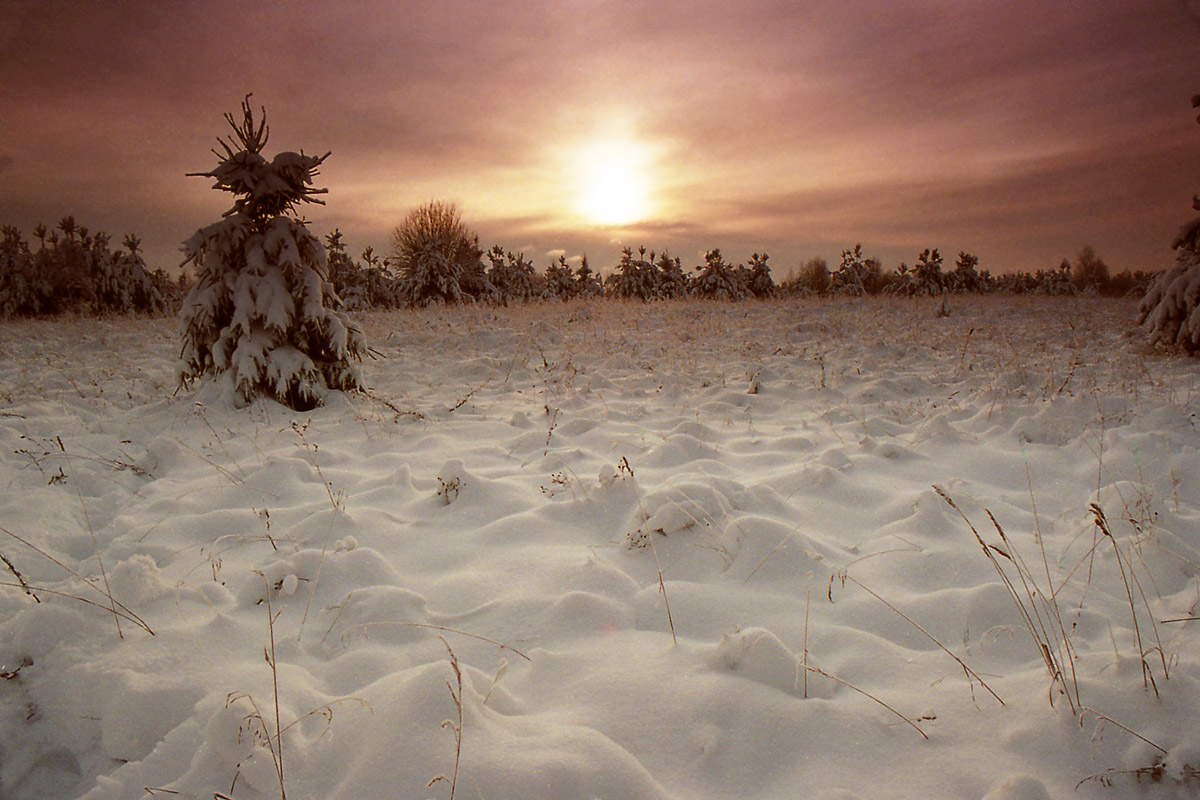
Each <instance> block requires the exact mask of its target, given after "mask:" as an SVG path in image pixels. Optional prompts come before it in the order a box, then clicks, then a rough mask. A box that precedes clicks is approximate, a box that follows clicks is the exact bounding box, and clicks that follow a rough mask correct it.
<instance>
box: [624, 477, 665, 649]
mask: <svg viewBox="0 0 1200 800" xmlns="http://www.w3.org/2000/svg"><path fill="white" fill-rule="evenodd" d="M617 471H618V472H627V473H629V479H630V480H631V481H633V490H634V492H635V494H636V495H637V501H638V510H639V511H640V512H641V515H642V524H643V525H644V524H645V523H646V521H647V520H649V519H650V515H649V514H647V513H646V506H645V504H644V503H642V490H641V488H640V487H639V486H638V484H637V479H636V478H635V477H634V475H633V467H632V466H630V464H629V459H628V458H626V457H625V456H621V460H620V461H619V462H617ZM646 541H647V542H649V543H650V552H651V553H653V554H654V566H655V568H656V569H657V570H658V590H659V591H660V592H661V593H662V598H663V605H664V606H666V609H667V625H668V626H669V627H670V629H671V643H672V644H676V645H677V644H679V640H678V639H677V638H676V637H675V620H674V618H673V617H672V616H671V601H670V599H669V598H668V597H667V584H666V581H664V580H663V570H662V562H661V561H659V560H658V548H657V547H655V546H654V537H653V535H651V534H650V533H649V532H647V535H646Z"/></svg>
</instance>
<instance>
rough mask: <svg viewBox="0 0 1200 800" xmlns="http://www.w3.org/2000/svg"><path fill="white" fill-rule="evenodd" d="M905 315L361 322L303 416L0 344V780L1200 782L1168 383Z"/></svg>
mask: <svg viewBox="0 0 1200 800" xmlns="http://www.w3.org/2000/svg"><path fill="white" fill-rule="evenodd" d="M938 306H939V304H938V302H937V301H934V300H925V301H896V300H892V301H884V300H861V301H836V302H818V301H810V302H800V303H795V302H779V303H768V304H760V303H740V304H735V305H726V304H719V303H684V304H657V305H649V306H643V305H625V304H617V303H596V304H591V305H588V304H584V305H579V304H566V305H550V306H533V307H521V308H511V309H500V310H494V309H482V308H476V309H457V310H430V311H423V312H404V313H397V314H375V315H370V316H367V317H365V318H364V320H363V324H364V326H365V327H366V329H367V335H368V340H369V342H370V343H371V345H372V346H373V347H374V348H375V349H376V350H377V351H378V353H379V355H380V357H379V358H377V359H376V360H373V361H370V362H368V363H366V364H365V365H364V371H365V374H366V378H367V382H368V384H369V385H370V386H371V390H372V395H373V399H368V398H364V397H343V396H336V397H335V398H334V399H332V401H331V402H329V403H328V404H327V405H326V406H325V407H323V408H320V409H318V410H316V411H315V412H312V413H309V414H297V413H294V412H290V411H288V410H287V409H285V408H283V407H281V406H278V405H276V404H274V403H260V404H256V405H253V406H251V407H250V408H247V409H242V410H234V409H231V408H229V407H222V406H220V404H218V403H216V402H215V400H216V398H217V393H216V392H215V391H214V390H213V389H212V388H210V387H209V388H201V389H199V390H197V391H194V392H191V393H186V392H180V393H179V394H174V393H173V392H174V389H175V386H174V380H173V369H174V359H175V357H176V356H177V354H178V351H179V340H178V338H177V334H176V332H175V330H174V327H173V324H172V323H171V322H170V321H164V320H110V321H96V320H67V321H34V322H7V323H2V324H0V445H2V447H0V487H2V494H0V553H2V554H3V556H4V559H5V562H4V563H2V564H0V582H2V583H3V584H4V585H3V587H0V673H3V674H2V676H0V797H2V798H4V800H16V799H17V798H68V797H78V796H83V797H86V798H89V800H101V799H102V798H103V799H105V800H107V799H108V798H143V797H156V798H203V799H204V800H210V799H211V798H214V797H217V798H225V797H227V798H234V799H235V800H253V798H279V797H281V795H282V794H283V791H281V788H280V777H279V772H278V771H277V764H278V766H279V767H280V768H281V769H282V781H283V784H284V788H285V789H286V795H287V797H289V798H292V800H300V799H301V798H314V799H316V800H325V799H326V798H345V799H346V800H350V799H353V800H372V799H373V798H401V797H404V798H424V797H428V798H439V800H441V799H443V798H448V797H449V796H450V795H451V792H452V790H453V792H454V795H455V796H456V797H458V798H462V799H463V800H468V799H471V798H484V799H485V800H527V799H528V798H555V799H562V800H586V799H587V798H631V799H632V798H638V799H642V798H675V799H677V800H693V799H700V800H707V799H710V798H711V799H712V800H716V799H717V798H843V799H845V798H864V800H865V799H867V798H881V797H931V798H984V797H986V798H989V800H1000V799H1001V798H1005V799H1006V800H1035V799H1037V798H1045V797H1051V798H1076V797H1078V798H1091V797H1196V796H1198V795H1200V776H1198V775H1197V773H1196V772H1195V770H1197V769H1200V724H1198V723H1197V720H1198V719H1200V647H1198V644H1200V623H1194V622H1188V621H1171V620H1185V619H1186V618H1189V617H1194V616H1196V615H1197V613H1198V611H1200V506H1198V503H1200V450H1198V447H1200V430H1198V428H1197V424H1198V419H1197V416H1196V414H1197V409H1198V408H1200V365H1198V364H1197V362H1196V361H1195V360H1188V359H1182V358H1171V357H1166V356H1162V355H1156V354H1153V353H1151V352H1150V351H1149V350H1148V349H1147V348H1146V346H1145V345H1144V336H1143V335H1142V334H1141V333H1140V332H1138V331H1137V330H1135V329H1134V327H1133V324H1132V318H1133V316H1134V304H1133V303H1131V302H1118V301H1109V300H1097V299H1061V298H1028V299H1013V298H987V299H978V300H970V299H963V300H955V301H953V302H952V311H953V313H952V314H951V315H950V316H949V317H946V318H942V317H939V316H938V314H937V310H938ZM934 487H938V488H937V489H935V488H934ZM938 489H940V490H941V491H942V492H944V493H945V495H946V496H947V497H949V498H950V499H951V500H952V501H953V502H954V504H955V505H956V506H957V509H961V512H962V514H960V513H959V511H958V510H956V509H955V508H954V507H952V506H951V505H950V504H949V503H948V502H947V501H946V500H945V499H943V497H941V496H939V492H938ZM1093 503H1095V504H1098V508H1099V509H1100V510H1101V511H1102V513H1103V515H1104V517H1105V518H1106V525H1107V528H1108V530H1109V532H1111V537H1110V536H1108V535H1106V534H1105V533H1104V531H1102V530H1100V528H1098V526H1097V524H1096V520H1097V516H1096V512H1095V511H1093V510H1091V509H1090V508H1089V506H1090V504H1093ZM989 510H990V512H991V514H992V515H994V517H995V521H996V523H998V525H999V527H1000V528H1002V529H1003V531H1004V534H1005V537H1006V538H1005V539H1004V540H1002V539H1001V535H1000V533H999V532H998V530H997V525H995V524H993V522H992V521H990V520H989V518H988V515H987V511H989ZM964 515H965V518H966V519H964ZM968 520H969V524H968ZM972 526H973V527H974V529H975V530H976V531H978V534H979V536H981V537H982V540H983V541H984V542H987V543H988V544H989V545H994V546H995V548H994V549H992V548H989V549H987V550H986V551H985V549H984V548H982V547H981V546H980V542H979V540H977V539H976V536H975V534H973V533H972ZM1039 531H1040V537H1039V534H1038V532H1039ZM1114 544H1115V546H1116V552H1115V551H1114ZM1117 552H1119V559H1118V557H1117ZM1043 553H1044V555H1043ZM1017 560H1023V563H1024V564H1025V572H1024V579H1022V578H1021V577H1020V576H1019V575H1018V573H1017V572H1016V571H1015V569H1014V563H1015V562H1016V561H1017ZM993 562H994V563H995V565H998V566H999V567H1000V568H1001V569H1002V570H1004V571H1005V574H1006V575H1007V576H1008V578H1009V579H1010V580H1011V581H1012V584H1013V590H1014V593H1013V594H1010V592H1009V590H1008V589H1006V588H1005V585H1004V583H1002V581H1001V577H1000V575H999V574H998V572H997V567H996V566H994V564H993ZM22 583H24V584H25V585H26V586H27V587H28V591H25V589H24V588H23V586H22ZM1047 587H1053V595H1051V594H1049V593H1047V592H1046V589H1047ZM1127 587H1128V589H1127ZM1014 597H1015V598H1016V600H1014ZM35 598H36V599H35ZM110 598H111V599H110ZM1131 598H1132V602H1131ZM38 601H40V602H38ZM85 601H86V602H85ZM1017 601H1020V602H1019V604H1018V602H1017ZM116 603H119V604H120V605H114V604H116ZM113 608H115V610H116V612H117V613H116V614H115V615H114V613H112V609H113ZM1022 608H1024V609H1026V611H1028V612H1029V613H1030V614H1031V616H1034V615H1035V617H1034V619H1033V626H1034V629H1035V630H1036V631H1037V632H1038V636H1039V637H1042V638H1044V639H1045V640H1046V641H1047V642H1048V643H1049V648H1048V655H1047V656H1046V657H1045V658H1044V657H1043V651H1042V650H1041V649H1040V648H1039V646H1038V644H1037V643H1036V642H1035V640H1034V638H1033V636H1032V635H1031V634H1030V632H1029V630H1028V628H1027V627H1026V625H1025V623H1023V621H1022V611H1021V609H1022ZM1055 609H1057V615H1056V614H1055ZM272 615H273V616H272ZM1059 619H1061V627H1060V626H1059V622H1058V620H1059ZM1135 619H1136V629H1135V624H1134V623H1135ZM272 620H273V622H272ZM151 631H153V635H151V633H150V632H151ZM1064 634H1065V636H1066V638H1067V642H1068V645H1069V647H1068V646H1064V645H1063V644H1062V643H1061V641H1062V639H1063V636H1064ZM1138 636H1140V639H1141V645H1140V649H1141V650H1143V651H1144V655H1145V657H1144V665H1145V666H1143V658H1142V657H1141V655H1140V654H1139V645H1138V643H1137V637H1138ZM272 637H273V644H272ZM935 640H936V641H935ZM960 660H961V662H960ZM1047 661H1049V663H1050V664H1058V665H1060V666H1062V667H1063V668H1064V671H1063V676H1064V677H1063V680H1062V681H1061V682H1052V680H1051V676H1050V672H1049V670H1048V667H1047ZM1164 664H1165V668H1164ZM1072 665H1073V666H1072ZM272 667H274V669H273V668H272ZM968 670H969V671H968ZM1168 672H1169V677H1168ZM458 676H461V684H460V683H459V677H458ZM1147 686H1149V688H1147ZM276 692H277V695H276ZM993 693H994V695H993ZM276 697H277V700H278V703H277V706H276ZM1001 700H1002V701H1003V704H1001V702H1000V701H1001ZM276 709H278V710H276ZM446 721H449V724H443V723H444V722H446ZM277 725H279V726H281V727H282V728H283V734H282V736H281V737H279V738H278V739H277V738H275V737H274V734H275V732H276V730H277V727H276V726H277ZM456 731H458V732H461V748H456V743H457V741H458V733H457V732H456ZM1160 748H1161V749H1160ZM456 756H457V762H456ZM456 763H457V777H455V773H456ZM1156 764H1161V765H1162V767H1161V769H1155V765H1156ZM1110 770H1111V772H1110ZM438 776H442V777H443V779H442V780H437V781H435V782H434V783H433V784H432V785H428V786H427V784H429V783H430V781H431V780H432V779H434V778H436V777H438ZM1081 782H1082V783H1081ZM1109 783H1111V786H1108V785H1106V784H1109ZM1077 784H1078V786H1077Z"/></svg>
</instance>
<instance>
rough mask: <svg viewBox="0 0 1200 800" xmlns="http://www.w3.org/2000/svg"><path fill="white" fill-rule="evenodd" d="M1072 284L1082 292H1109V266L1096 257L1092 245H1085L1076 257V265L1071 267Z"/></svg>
mask: <svg viewBox="0 0 1200 800" xmlns="http://www.w3.org/2000/svg"><path fill="white" fill-rule="evenodd" d="M1071 282H1072V283H1074V284H1075V288H1076V290H1078V291H1080V292H1084V291H1087V292H1096V293H1100V292H1106V291H1108V282H1109V275H1108V264H1105V263H1104V259H1102V258H1100V256H1098V255H1096V251H1095V250H1093V249H1092V246H1091V245H1085V246H1084V247H1083V248H1082V249H1081V250H1080V251H1079V253H1078V255H1076V256H1075V263H1074V264H1072V265H1071Z"/></svg>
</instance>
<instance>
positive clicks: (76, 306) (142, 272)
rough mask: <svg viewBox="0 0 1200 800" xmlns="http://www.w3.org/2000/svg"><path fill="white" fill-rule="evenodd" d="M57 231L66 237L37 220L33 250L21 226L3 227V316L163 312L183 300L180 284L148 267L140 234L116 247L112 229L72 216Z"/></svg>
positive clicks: (0, 265)
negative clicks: (91, 227)
mask: <svg viewBox="0 0 1200 800" xmlns="http://www.w3.org/2000/svg"><path fill="white" fill-rule="evenodd" d="M58 230H59V231H61V232H62V234H63V235H62V237H59V235H58V234H57V233H50V232H48V231H47V229H46V226H45V225H38V226H37V227H36V228H35V229H34V235H35V236H36V237H37V238H38V240H39V241H40V243H41V244H40V246H39V247H38V250H37V251H36V252H34V251H33V250H31V249H30V247H29V245H28V244H27V243H26V242H25V240H24V239H23V238H22V237H21V233H20V231H18V230H17V229H16V228H14V227H12V226H8V225H6V226H3V228H2V229H0V315H3V316H6V317H11V316H36V315H40V314H58V313H64V312H74V313H79V314H97V313H99V314H113V313H116V314H128V313H152V314H159V313H163V312H165V311H166V309H167V307H168V306H169V305H171V304H172V303H173V302H175V301H176V300H177V299H178V297H179V295H178V292H177V284H175V283H174V282H173V281H171V280H170V279H169V278H168V277H167V275H166V273H164V272H162V271H161V270H155V271H154V272H151V271H150V270H149V269H148V268H147V267H146V263H145V261H143V260H142V256H141V253H140V252H139V249H140V247H141V242H140V241H139V240H138V238H137V237H136V236H132V235H130V236H126V237H125V250H124V251H114V250H112V249H110V247H109V243H110V239H109V236H108V234H106V233H103V232H101V231H97V232H96V233H91V232H89V231H88V229H87V228H86V227H84V226H81V225H76V224H75V219H74V218H73V217H64V218H63V219H62V221H60V222H59V227H58Z"/></svg>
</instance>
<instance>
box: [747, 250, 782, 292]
mask: <svg viewBox="0 0 1200 800" xmlns="http://www.w3.org/2000/svg"><path fill="white" fill-rule="evenodd" d="M768 258H770V256H768V255H767V254H766V253H762V254H761V255H760V254H759V253H755V254H753V255H752V256H750V285H749V291H750V294H752V295H754V296H755V297H757V298H759V299H760V300H761V299H766V298H768V297H774V296H775V295H776V294H777V293H778V287H776V286H775V279H774V278H772V277H771V267H770V266H768V264H767V259H768Z"/></svg>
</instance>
